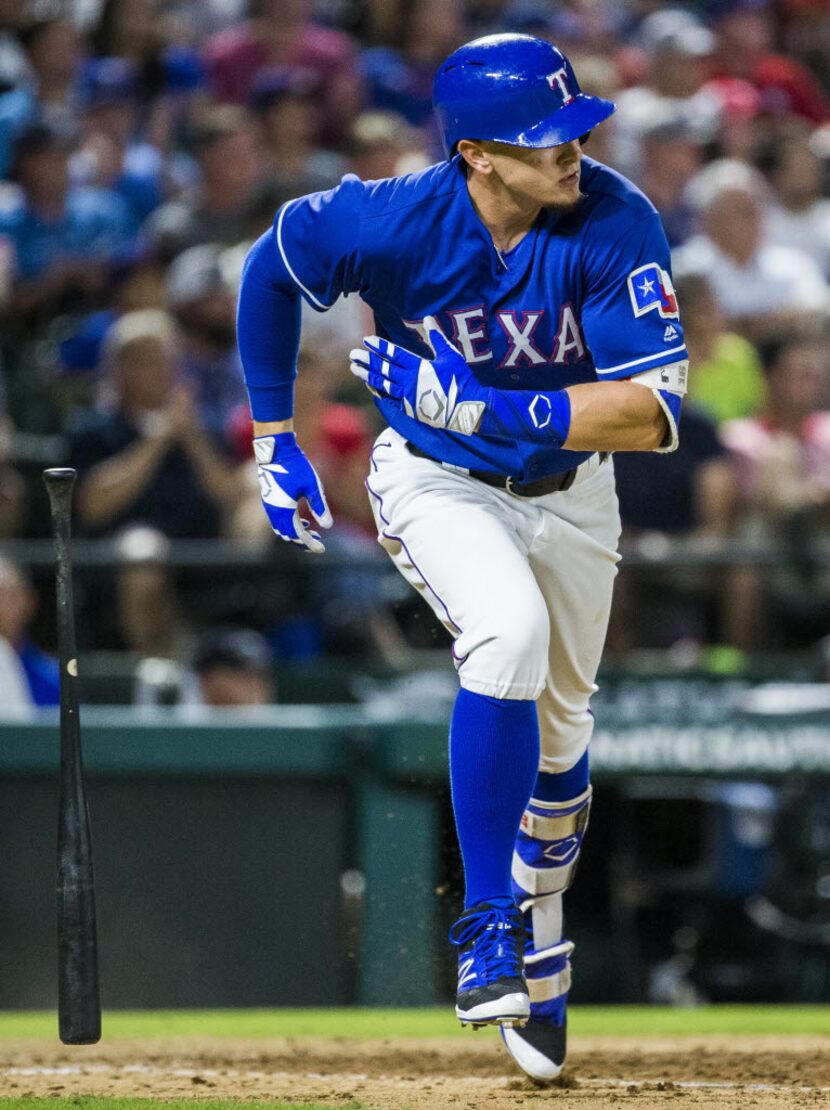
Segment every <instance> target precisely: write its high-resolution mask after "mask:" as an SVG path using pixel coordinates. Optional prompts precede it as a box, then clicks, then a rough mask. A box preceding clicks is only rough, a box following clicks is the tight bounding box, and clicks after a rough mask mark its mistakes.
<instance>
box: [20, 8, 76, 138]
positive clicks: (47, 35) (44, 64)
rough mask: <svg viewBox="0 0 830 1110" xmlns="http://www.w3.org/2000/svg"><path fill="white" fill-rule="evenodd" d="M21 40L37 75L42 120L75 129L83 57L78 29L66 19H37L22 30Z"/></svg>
mask: <svg viewBox="0 0 830 1110" xmlns="http://www.w3.org/2000/svg"><path fill="white" fill-rule="evenodd" d="M19 39H20V42H21V44H22V46H23V48H24V49H25V51H26V55H27V58H28V60H29V65H30V66H31V70H32V73H33V74H34V78H35V84H36V90H37V102H38V111H39V113H40V115H41V117H42V118H43V119H48V120H50V121H51V122H54V123H60V124H64V125H65V126H66V125H72V124H73V123H74V121H75V110H76V97H75V82H76V79H77V76H78V68H79V66H80V64H81V59H82V56H83V44H82V42H81V38H80V34H79V32H78V29H77V27H76V26H75V24H74V23H73V22H72V20H71V19H68V18H65V17H64V16H56V17H50V18H46V19H34V20H32V21H31V22H30V23H27V24H26V25H24V26H23V27H22V28H21V30H20V32H19Z"/></svg>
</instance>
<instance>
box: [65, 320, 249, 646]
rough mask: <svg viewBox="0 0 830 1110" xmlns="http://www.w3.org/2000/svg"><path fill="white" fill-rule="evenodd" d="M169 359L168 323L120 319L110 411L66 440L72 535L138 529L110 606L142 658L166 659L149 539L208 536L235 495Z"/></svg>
mask: <svg viewBox="0 0 830 1110" xmlns="http://www.w3.org/2000/svg"><path fill="white" fill-rule="evenodd" d="M179 356H180V347H179V338H178V335H177V332H176V328H175V325H174V323H173V321H172V319H171V318H170V317H169V316H168V315H166V314H165V313H163V312H159V311H157V310H156V311H154V310H146V311H143V312H133V313H128V314H127V315H126V316H123V317H122V318H121V319H120V320H118V322H117V323H116V324H114V325H113V327H112V328H111V329H110V330H109V332H108V333H107V339H106V342H105V348H104V359H105V367H106V370H107V373H108V376H109V386H110V389H111V391H112V408H111V410H110V411H107V412H100V411H87V412H86V413H83V414H81V416H80V417H79V418H78V419H77V420H76V421H75V424H74V427H73V429H72V430H71V435H70V461H71V465H72V466H74V467H75V468H76V469H77V471H78V475H79V482H78V493H77V510H78V520H79V523H80V525H81V527H82V529H83V530H84V531H86V532H87V533H88V534H91V535H99V536H100V535H113V534H115V533H119V532H123V531H124V530H125V529H128V528H132V529H136V528H140V529H142V530H143V531H142V533H140V538H141V540H142V543H141V544H138V545H137V544H136V542H133V541H132V540H130V541H125V559H126V563H125V566H124V567H123V569H122V572H121V573H120V575H119V581H118V599H119V616H120V626H121V629H122V634H123V636H124V639H125V642H126V643H127V645H128V646H129V647H130V648H132V649H133V650H136V651H139V652H141V653H142V654H150V655H169V654H170V653H171V652H172V651H173V648H174V635H175V631H176V625H175V613H176V604H175V600H174V596H173V590H172V583H171V579H170V575H169V572H168V571H167V569H166V567H165V566H164V562H163V556H164V542H163V541H162V540H159V539H153V537H164V538H165V539H166V538H177V537H182V538H183V537H193V538H197V537H198V538H203V537H204V538H208V537H216V536H218V535H219V534H220V532H221V530H222V526H223V516H224V515H225V514H227V513H228V512H229V511H230V509H231V507H232V506H233V505H234V504H235V502H236V500H237V498H238V496H239V494H240V486H239V482H238V479H237V477H236V474H235V472H234V470H233V468H232V467H231V466H230V465H229V463H228V462H227V460H226V459H225V457H224V456H223V455H222V454H221V452H220V451H219V450H218V449H217V447H216V446H215V445H214V443H213V442H212V441H211V439H210V437H209V436H208V434H206V432H205V431H204V430H203V429H202V427H201V426H200V424H199V421H198V417H197V412H196V408H195V406H194V404H193V399H192V398H191V396H190V394H189V393H188V392H187V390H186V389H185V388H184V387H183V386H181V385H180V384H178V382H179V378H178V365H177V363H178V359H179ZM148 530H149V535H147V533H148ZM145 540H146V541H147V543H146V546H145V544H144V541H145Z"/></svg>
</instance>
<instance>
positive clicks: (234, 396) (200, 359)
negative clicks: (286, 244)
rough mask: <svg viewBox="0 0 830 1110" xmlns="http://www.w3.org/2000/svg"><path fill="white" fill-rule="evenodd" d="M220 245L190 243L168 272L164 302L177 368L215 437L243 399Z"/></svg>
mask: <svg viewBox="0 0 830 1110" xmlns="http://www.w3.org/2000/svg"><path fill="white" fill-rule="evenodd" d="M222 249H223V248H222V247H220V246H217V245H216V244H205V245H204V246H200V247H191V248H190V249H189V250H186V251H184V253H182V254H180V255H179V256H178V258H175V259H174V260H173V263H172V265H171V266H170V269H169V270H168V272H167V305H168V308H169V309H170V311H171V312H172V313H173V315H174V316H175V318H176V321H177V323H178V325H179V330H180V335H181V358H180V362H181V368H182V371H183V374H184V380H185V381H186V383H187V386H188V389H189V391H190V393H191V395H192V396H193V398H194V400H195V403H196V406H197V408H198V412H199V421H200V423H201V425H202V427H204V428H206V429H208V430H209V431H210V432H212V433H213V434H214V435H215V436H217V437H219V436H221V435H222V434H223V433H224V430H225V427H226V425H227V423H228V420H229V418H230V416H231V413H232V412H233V411H234V410H235V409H236V408H237V407H238V406H239V405H241V404H244V402H245V399H246V393H245V384H244V381H243V379H242V367H241V365H240V362H239V353H238V351H237V349H236V303H235V300H234V297H233V294H232V293H231V290H230V287H229V285H228V283H227V281H226V279H225V275H224V273H223V270H222Z"/></svg>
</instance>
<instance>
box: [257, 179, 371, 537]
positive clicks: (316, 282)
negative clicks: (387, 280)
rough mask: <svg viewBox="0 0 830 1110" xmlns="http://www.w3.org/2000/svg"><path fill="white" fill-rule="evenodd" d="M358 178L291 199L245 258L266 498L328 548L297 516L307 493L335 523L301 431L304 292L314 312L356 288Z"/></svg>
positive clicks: (272, 512) (275, 514)
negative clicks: (297, 403) (297, 431)
mask: <svg viewBox="0 0 830 1110" xmlns="http://www.w3.org/2000/svg"><path fill="white" fill-rule="evenodd" d="M360 188H361V186H360V182H359V181H358V180H357V179H356V178H353V179H349V178H347V179H345V180H344V182H343V183H342V184H341V185H340V186H339V187H338V188H337V189H332V190H329V191H328V192H327V193H315V194H313V195H311V196H308V197H303V198H301V199H300V200H298V201H291V202H289V203H288V204H286V205H284V206H283V207H282V208H281V209H280V211H279V212H278V213H277V217H276V220H275V221H274V226H273V227H272V228H271V229H270V230H269V231H268V232H266V233H265V234H264V235H263V236H262V237H261V238H260V239H258V240H257V242H256V243H255V244H254V245H253V247H252V248H251V250H250V252H249V254H248V257H247V258H246V260H245V267H244V269H243V273H242V281H241V284H240V290H239V304H238V310H237V341H238V344H239V353H240V357H241V360H242V368H243V372H244V375H245V384H246V386H247V388H248V396H249V400H250V406H251V415H252V416H253V420H254V444H253V446H254V455H255V457H256V460H257V463H258V472H257V473H258V477H259V484H260V492H261V495H262V501H263V505H264V507H265V511H266V513H267V515H268V518H269V520H270V522H271V526H272V528H273V529H274V531H275V532H276V534H277V535H278V536H280V537H281V538H282V539H286V540H289V541H290V542H292V543H297V544H301V545H303V546H305V547H307V548H308V549H309V550H310V551H314V552H321V551H323V544H322V543H321V541H320V537H319V534H318V533H317V532H315V531H313V530H312V528H311V525H310V524H309V522H308V521H306V520H303V519H302V518H301V516H300V510H299V502H300V501H301V500H303V499H304V500H305V501H306V502H307V503H308V506H309V508H310V509H311V512H312V514H313V516H314V517H315V519H316V522H317V523H318V524H319V525H320V526H321V527H323V528H329V527H330V526H331V523H332V518H331V514H330V512H329V509H328V506H327V504H326V499H325V495H324V493H323V488H322V484H321V483H320V479H319V477H318V476H317V473H316V472H315V470H314V467H313V466H312V465H311V463H310V462H309V461H308V459H307V458H306V456H305V455H304V454H303V452H302V450H301V449H300V447H299V445H298V444H297V441H296V439H295V437H294V423H293V412H294V379H295V377H296V374H297V354H298V351H299V346H300V318H301V317H300V310H301V301H302V299H305V300H306V301H307V302H308V303H309V304H310V305H311V306H312V307H313V308H315V309H316V310H317V311H325V310H326V309H327V308H329V307H331V305H332V304H333V303H334V301H336V300H337V298H338V297H339V296H340V294H341V293H343V292H347V291H351V289H352V288H354V287H355V279H354V265H353V258H354V254H355V251H354V249H353V244H354V239H355V234H354V233H355V226H356V224H357V223H358V221H357V219H356V208H357V205H358V203H359V199H360Z"/></svg>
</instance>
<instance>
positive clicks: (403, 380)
mask: <svg viewBox="0 0 830 1110" xmlns="http://www.w3.org/2000/svg"><path fill="white" fill-rule="evenodd" d="M424 323H425V324H426V326H427V334H428V335H429V340H430V343H431V344H432V347H433V350H434V351H435V358H434V360H432V361H430V360H429V359H425V358H421V357H420V355H416V354H413V353H412V351H407V350H406V349H405V348H403V347H399V346H398V345H397V344H395V343H390V342H389V341H388V340H386V339H381V338H379V337H378V336H376V335H370V336H368V338H366V339H364V341H363V342H364V345H365V348H366V349H365V350H355V351H352V352H351V354H350V369H351V371H352V373H353V374H354V375H355V376H356V377H358V378H360V380H361V381H363V382H365V383H366V385H367V386H368V387H369V389H370V390H371V392H372V393H374V394H375V395H376V396H378V397H383V398H386V399H388V400H392V401H395V402H397V403H398V404H399V405H400V407H401V408H402V409H403V411H404V412H405V413H406V415H407V416H410V417H412V418H413V419H414V420H419V421H421V423H423V424H430V425H431V426H432V427H433V428H445V429H448V430H449V431H452V432H459V433H460V434H461V435H466V436H469V435H475V434H476V433H480V434H481V435H488V436H495V437H496V438H501V439H511V440H518V441H519V442H535V443H544V444H548V445H550V446H553V447H560V446H561V445H562V444H563V443H564V442H565V440H566V439H567V436H568V430H569V428H570V417H571V406H570V398H569V397H568V394H567V393H565V391H564V390H548V391H540V392H538V393H537V392H533V391H531V390H524V389H522V390H511V389H493V388H490V387H488V386H484V385H482V384H481V383H480V382H479V381H478V379H477V378H476V377H475V375H474V374H473V372H472V370H471V369H470V367H469V366H468V365H467V363H466V362H465V361H464V357H463V355H462V354H461V352H460V351H459V350H457V349H456V348H455V347H454V346H453V345H452V343H450V342H449V340H447V339H446V338H445V336H444V333H443V332H442V331H441V330H440V328H439V327H438V325H437V324H436V323H435V321H434V320H433V319H432V318H431V317H427V318H426V319H425V321H424Z"/></svg>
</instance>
